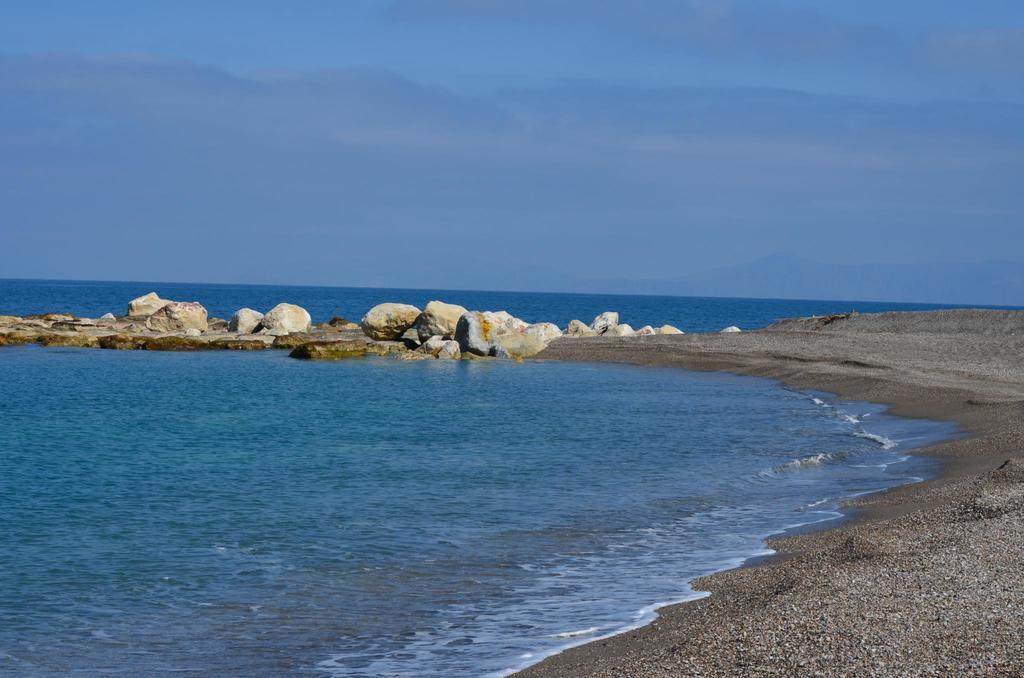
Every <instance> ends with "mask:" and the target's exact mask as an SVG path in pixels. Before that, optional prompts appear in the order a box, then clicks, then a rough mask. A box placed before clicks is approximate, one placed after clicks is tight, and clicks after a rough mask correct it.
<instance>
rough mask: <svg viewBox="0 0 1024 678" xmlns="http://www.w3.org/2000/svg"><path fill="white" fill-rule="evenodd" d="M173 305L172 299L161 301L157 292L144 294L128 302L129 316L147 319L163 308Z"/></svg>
mask: <svg viewBox="0 0 1024 678" xmlns="http://www.w3.org/2000/svg"><path fill="white" fill-rule="evenodd" d="M169 303H171V300H170V299H161V298H160V297H159V296H158V295H157V293H156V292H150V293H149V294H143V295H142V296H141V297H135V298H134V299H132V300H131V301H129V302H128V316H129V317H131V318H145V317H146V316H150V315H153V314H154V313H156V312H157V311H159V310H160V309H161V308H163V307H164V306H166V305H167V304H169Z"/></svg>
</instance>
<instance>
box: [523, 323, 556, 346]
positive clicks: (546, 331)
mask: <svg viewBox="0 0 1024 678" xmlns="http://www.w3.org/2000/svg"><path fill="white" fill-rule="evenodd" d="M523 333H524V334H528V335H530V336H535V337H540V338H541V339H543V340H544V343H549V342H551V340H553V339H557V338H558V337H560V336H562V330H560V329H558V325H556V324H554V323H533V324H532V325H527V326H526V329H525V330H524V331H523Z"/></svg>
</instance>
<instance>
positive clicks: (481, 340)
mask: <svg viewBox="0 0 1024 678" xmlns="http://www.w3.org/2000/svg"><path fill="white" fill-rule="evenodd" d="M493 330H494V328H493V327H492V326H491V324H490V322H489V321H487V320H486V318H485V317H484V314H483V313H481V312H480V311H469V312H468V313H464V314H462V317H461V318H459V323H458V325H456V326H455V341H457V342H459V349H460V350H461V351H462V352H463V353H472V354H473V355H490V354H491V350H492V349H493V348H494V331H493Z"/></svg>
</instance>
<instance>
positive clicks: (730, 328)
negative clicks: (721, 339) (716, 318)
mask: <svg viewBox="0 0 1024 678" xmlns="http://www.w3.org/2000/svg"><path fill="white" fill-rule="evenodd" d="M742 331H743V330H741V329H740V328H738V327H736V326H735V325H729V326H728V327H726V328H725V329H724V330H722V331H721V332H719V334H734V333H736V332H742Z"/></svg>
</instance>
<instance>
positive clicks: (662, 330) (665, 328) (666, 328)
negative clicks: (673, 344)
mask: <svg viewBox="0 0 1024 678" xmlns="http://www.w3.org/2000/svg"><path fill="white" fill-rule="evenodd" d="M658 334H686V333H685V332H683V331H682V330H681V329H679V328H678V327H673V326H672V325H662V326H661V327H659V328H658Z"/></svg>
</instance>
